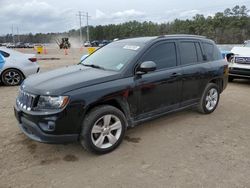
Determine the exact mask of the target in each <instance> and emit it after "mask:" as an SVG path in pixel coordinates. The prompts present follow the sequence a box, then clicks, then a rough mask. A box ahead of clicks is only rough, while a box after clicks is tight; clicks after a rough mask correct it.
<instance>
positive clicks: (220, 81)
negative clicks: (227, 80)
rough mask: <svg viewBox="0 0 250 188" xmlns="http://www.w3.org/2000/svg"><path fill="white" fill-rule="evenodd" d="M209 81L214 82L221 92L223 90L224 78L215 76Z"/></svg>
mask: <svg viewBox="0 0 250 188" xmlns="http://www.w3.org/2000/svg"><path fill="white" fill-rule="evenodd" d="M208 83H214V84H216V85H217V86H218V87H219V90H220V91H219V92H220V93H221V92H222V90H223V79H222V78H214V79H212V80H210V81H209V82H208Z"/></svg>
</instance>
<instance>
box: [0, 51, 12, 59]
mask: <svg viewBox="0 0 250 188" xmlns="http://www.w3.org/2000/svg"><path fill="white" fill-rule="evenodd" d="M0 53H1V54H2V56H3V57H9V56H10V54H8V53H7V52H4V51H2V50H0Z"/></svg>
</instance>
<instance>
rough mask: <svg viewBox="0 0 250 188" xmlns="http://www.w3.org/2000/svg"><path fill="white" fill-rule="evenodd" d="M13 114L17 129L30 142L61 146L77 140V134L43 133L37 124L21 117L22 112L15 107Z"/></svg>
mask: <svg viewBox="0 0 250 188" xmlns="http://www.w3.org/2000/svg"><path fill="white" fill-rule="evenodd" d="M14 112H15V117H16V119H17V120H18V125H19V128H20V129H21V130H22V132H23V133H24V134H25V135H26V136H27V137H29V138H30V139H32V140H35V141H38V142H43V143H51V144H63V143H69V142H76V141H77V140H78V136H79V135H78V134H66V135H53V134H47V133H45V132H43V131H42V130H41V129H40V127H39V126H38V125H37V124H35V123H34V122H32V121H30V120H28V119H27V118H25V117H24V116H22V112H21V111H20V110H19V109H18V107H17V106H15V107H14Z"/></svg>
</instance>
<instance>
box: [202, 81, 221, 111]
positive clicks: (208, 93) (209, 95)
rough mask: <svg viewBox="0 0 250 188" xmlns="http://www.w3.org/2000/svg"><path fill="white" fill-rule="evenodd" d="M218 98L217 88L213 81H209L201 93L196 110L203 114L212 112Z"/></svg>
mask: <svg viewBox="0 0 250 188" xmlns="http://www.w3.org/2000/svg"><path fill="white" fill-rule="evenodd" d="M219 99H220V93H219V88H218V86H217V85H216V84H214V83H209V84H208V85H207V87H206V88H205V90H204V92H203V95H202V97H201V100H200V103H199V106H198V110H199V112H201V113H203V114H210V113H212V112H213V111H214V110H215V109H216V107H217V105H218V103H219Z"/></svg>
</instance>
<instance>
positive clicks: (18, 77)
mask: <svg viewBox="0 0 250 188" xmlns="http://www.w3.org/2000/svg"><path fill="white" fill-rule="evenodd" d="M11 76H12V78H10V77H11ZM8 78H9V80H8ZM1 80H2V82H3V84H4V85H6V86H17V85H20V84H21V83H22V82H23V80H24V76H23V74H22V73H21V71H19V70H17V69H7V70H5V71H4V72H3V73H2V74H1ZM11 80H13V81H11Z"/></svg>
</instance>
